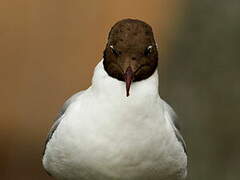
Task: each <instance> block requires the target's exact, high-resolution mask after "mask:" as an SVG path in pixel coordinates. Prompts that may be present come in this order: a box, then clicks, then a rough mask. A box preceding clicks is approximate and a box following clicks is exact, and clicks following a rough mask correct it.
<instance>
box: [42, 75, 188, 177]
mask: <svg viewBox="0 0 240 180" xmlns="http://www.w3.org/2000/svg"><path fill="white" fill-rule="evenodd" d="M101 73H102V74H101ZM96 74H98V77H97V78H100V77H101V76H102V79H101V81H102V82H99V80H98V79H96V77H95V82H94V80H93V86H92V87H90V88H89V89H88V90H87V91H85V92H84V93H83V94H82V95H81V96H80V97H79V99H78V100H77V101H75V102H74V103H72V104H71V105H70V106H69V108H68V109H67V111H66V113H65V114H64V118H63V120H62V122H61V123H60V125H59V127H58V128H57V130H56V131H55V133H54V134H53V137H52V139H51V140H50V142H49V143H48V145H47V149H46V153H45V156H44V159H43V163H44V166H45V168H46V169H47V170H48V171H49V172H50V173H51V174H52V175H53V176H56V177H57V178H58V179H68V180H69V179H70V180H79V179H81V178H82V179H83V180H85V179H91V180H93V179H96V180H101V179H102V180H108V179H109V180H110V179H111V180H112V179H121V180H125V179H126V180H135V179H136V180H141V179H144V180H145V179H146V180H147V179H151V180H154V179H158V180H160V179H163V178H166V177H168V176H173V177H174V178H175V177H176V176H177V173H178V172H181V169H185V168H186V164H187V160H186V155H185V153H184V151H183V148H182V147H181V145H180V143H179V142H178V141H177V139H176V137H175V134H174V131H173V129H172V127H171V124H170V122H168V121H167V120H166V119H165V117H164V113H163V108H162V106H161V101H160V97H159V96H158V93H157V87H155V85H154V82H155V83H156V81H157V80H156V79H157V77H155V76H157V74H156V73H155V74H154V75H153V77H150V78H149V79H148V80H145V81H142V82H141V84H140V83H133V86H132V87H131V95H130V96H129V97H126V96H125V87H124V84H122V82H120V81H117V80H115V79H112V78H108V76H105V75H104V73H103V72H101V71H100V72H96V71H95V76H96ZM98 83H99V84H98ZM100 83H101V86H100V87H99V85H100ZM142 88H145V89H142ZM154 88H156V89H154Z"/></svg>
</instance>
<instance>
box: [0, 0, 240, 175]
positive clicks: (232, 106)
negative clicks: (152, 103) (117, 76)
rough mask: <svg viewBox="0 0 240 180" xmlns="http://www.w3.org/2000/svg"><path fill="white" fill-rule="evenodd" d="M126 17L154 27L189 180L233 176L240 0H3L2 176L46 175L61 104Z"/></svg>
mask: <svg viewBox="0 0 240 180" xmlns="http://www.w3.org/2000/svg"><path fill="white" fill-rule="evenodd" d="M128 17H130V18H137V19H141V20H144V21H146V22H147V23H149V24H150V25H151V26H152V27H153V29H154V32H155V38H156V40H157V42H158V45H159V49H160V68H159V70H160V93H161V96H162V97H163V98H164V99H165V100H166V101H167V102H169V103H170V104H171V105H172V106H173V107H174V109H175V110H176V112H177V113H178V115H179V117H180V119H181V121H182V129H183V135H184V137H185V139H186V142H187V145H188V154H189V176H188V180H208V179H210V180H238V179H240V171H239V168H240V154H239V153H240V140H239V138H240V127H239V126H240V122H239V120H240V119H239V113H240V91H239V90H240V83H239V77H240V50H239V47H240V46H239V42H240V21H239V19H240V1H239V0H235V1H234V0H230V1H226V0H212V1H209V0H201V1H199V0H183V1H178V0H171V1H168V0H148V1H137V0H133V1H128V0H121V1H111V0H103V1H98V0H89V1H80V0H78V1H77V0H68V1H66V0H65V1H64V0H51V1H47V0H41V1H40V0H22V1H19V0H11V1H9V0H1V1H0V61H1V65H0V79H1V84H0V100H1V104H0V105H1V108H0V113H1V121H0V160H1V161H0V179H1V180H15V179H18V180H22V179H23V180H43V179H44V180H48V179H49V180H50V179H52V178H50V177H48V175H47V174H46V173H45V171H44V170H43V168H42V165H41V158H42V157H41V155H42V147H43V144H44V140H45V137H46V135H47V132H48V130H49V128H50V126H51V124H52V122H53V120H54V118H55V117H56V114H57V112H58V110H59V109H60V107H61V106H62V104H63V102H64V101H65V100H66V99H67V98H68V97H69V96H70V95H72V94H73V93H75V92H77V91H79V90H82V89H85V88H87V87H88V86H89V85H90V84H91V77H92V72H93V69H94V67H95V65H96V64H97V63H98V61H99V60H100V59H101V58H102V51H103V49H104V47H105V43H106V39H107V34H108V31H109V29H110V28H111V26H112V25H113V24H114V23H115V22H116V21H118V20H120V19H123V18H128Z"/></svg>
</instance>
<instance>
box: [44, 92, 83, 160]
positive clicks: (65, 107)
mask: <svg viewBox="0 0 240 180" xmlns="http://www.w3.org/2000/svg"><path fill="white" fill-rule="evenodd" d="M82 93H83V91H80V92H78V93H76V94H74V95H73V96H71V97H70V98H69V99H68V100H67V101H66V102H65V103H64V104H63V107H62V108H61V110H60V111H59V114H58V116H57V118H56V119H55V121H54V123H53V125H52V127H51V129H50V131H49V132H48V135H47V139H46V140H45V144H44V147H43V156H44V154H45V150H46V146H47V143H48V142H49V141H50V139H51V138H52V136H53V133H54V132H55V130H56V129H57V127H58V125H59V124H60V123H61V121H62V119H63V116H64V113H65V111H66V110H67V108H68V106H69V105H70V104H71V103H73V102H74V101H75V100H76V99H77V97H79V96H80V95H81V94H82Z"/></svg>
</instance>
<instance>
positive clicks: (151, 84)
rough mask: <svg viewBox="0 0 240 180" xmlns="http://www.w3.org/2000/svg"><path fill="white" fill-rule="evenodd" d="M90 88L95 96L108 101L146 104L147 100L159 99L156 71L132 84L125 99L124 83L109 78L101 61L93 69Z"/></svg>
mask: <svg viewBox="0 0 240 180" xmlns="http://www.w3.org/2000/svg"><path fill="white" fill-rule="evenodd" d="M91 87H92V88H91V89H92V91H93V92H94V93H95V94H96V95H98V96H100V97H104V98H107V99H108V100H110V99H111V98H113V99H116V100H117V101H121V100H123V101H126V100H134V101H132V102H135V103H136V99H137V100H138V101H144V102H146V101H147V100H151V99H157V97H159V93H158V72H157V70H156V71H155V72H154V73H153V74H152V76H150V77H149V78H147V79H145V80H141V81H138V82H133V83H132V85H131V88H130V96H129V97H126V85H125V82H123V81H120V80H117V79H115V78H112V77H111V76H109V75H108V74H107V72H106V71H105V69H104V67H103V60H101V61H100V62H99V63H98V65H97V66H96V68H95V71H94V75H93V78H92V86H91ZM140 103H141V102H140Z"/></svg>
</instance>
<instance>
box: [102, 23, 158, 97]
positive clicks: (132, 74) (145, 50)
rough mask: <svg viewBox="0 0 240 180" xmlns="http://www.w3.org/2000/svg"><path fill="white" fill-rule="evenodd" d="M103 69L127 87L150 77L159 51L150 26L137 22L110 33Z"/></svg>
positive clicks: (117, 25) (120, 26)
mask: <svg viewBox="0 0 240 180" xmlns="http://www.w3.org/2000/svg"><path fill="white" fill-rule="evenodd" d="M103 56H104V57H103V58H104V60H103V65H104V69H105V71H106V72H107V73H108V75H109V76H111V77H113V78H116V79H118V80H120V81H124V82H125V83H126V94H127V96H129V90H130V86H131V83H132V82H136V81H141V80H144V79H147V78H148V77H150V76H151V75H152V74H153V73H154V72H155V70H156V68H157V65H158V50H157V46H156V43H155V40H154V36H153V31H152V28H151V26H150V25H148V24H146V23H145V22H143V21H140V20H135V19H124V20H121V21H119V22H117V23H116V24H115V25H114V26H113V27H112V28H111V30H110V32H109V35H108V42H107V44H106V47H105V50H104V55H103Z"/></svg>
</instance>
